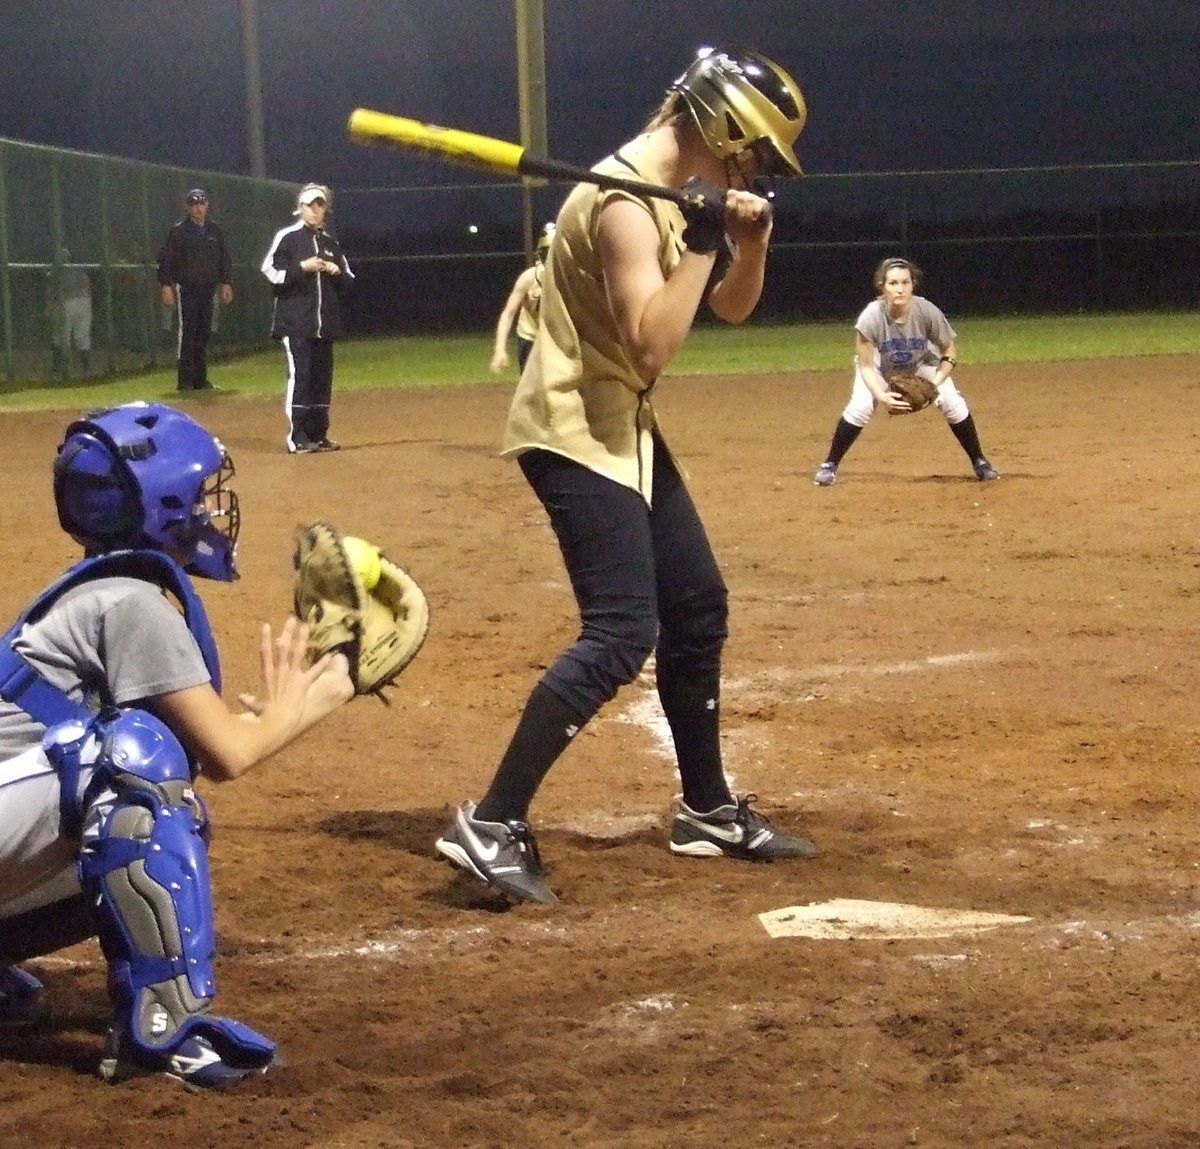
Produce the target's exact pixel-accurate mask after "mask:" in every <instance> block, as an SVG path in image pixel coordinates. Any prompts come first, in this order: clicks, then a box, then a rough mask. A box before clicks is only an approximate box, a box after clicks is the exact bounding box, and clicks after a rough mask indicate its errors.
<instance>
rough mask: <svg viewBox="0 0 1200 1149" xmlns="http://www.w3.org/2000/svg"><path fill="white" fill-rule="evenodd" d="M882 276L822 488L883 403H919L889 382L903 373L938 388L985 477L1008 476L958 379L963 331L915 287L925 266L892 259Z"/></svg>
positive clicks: (859, 337)
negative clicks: (996, 463)
mask: <svg viewBox="0 0 1200 1149" xmlns="http://www.w3.org/2000/svg"><path fill="white" fill-rule="evenodd" d="M874 283H875V290H876V291H877V292H878V295H877V297H876V298H875V299H874V300H873V301H872V302H871V303H868V304H867V306H866V307H865V308H863V310H862V313H861V314H860V315H859V317H858V319H857V321H856V322H855V324H854V336H855V338H854V351H855V355H854V384H853V387H852V388H851V391H850V402H849V403H847V404H846V408H845V410H844V411H843V412H842V416H841V418H840V419H839V420H838V423H837V426H836V427H835V428H834V432H833V441H832V442H831V443H830V445H829V454H828V455H826V456H825V462H823V463H822V464H821V465H820V466H819V467H818V468H817V472H816V474H815V475H813V482H814V483H815V484H816V485H817V486H818V487H831V486H833V484H834V483H835V482H836V481H837V475H838V467H839V466H840V465H841V462H842V459H843V458H844V457H845V455H846V452H847V451H849V450H850V448H851V447H852V446H854V442H855V440H856V439H857V438H858V437H859V435H861V434H862V429H863V428H864V427H865V426H866V425H867V424H868V423H869V422H870V421H871V416H872V415H874V414H875V409H876V407H883V408H885V409H886V410H887V411H889V412H891V413H894V414H905V413H907V412H909V411H910V410H911V408H910V406H909V405H908V403H907V402H905V400H904V399H903V397H902V396H900V395H899V394H897V393H896V392H894V391H893V390H892V389H891V388H890V387H889V386H888V383H889V380H890V379H891V378H892V377H893V375H894V374H896V373H898V372H906V373H908V374H916V375H920V376H921V377H922V378H924V379H927V380H929V381H930V382H931V383H932V384H933V385H934V387H935V388H936V389H937V399H936V400H935V401H934V402H935V405H936V406H937V408H938V410H939V411H941V413H942V414H943V415H944V416H945V418H946V422H947V424H948V425H949V427H950V430H951V431H953V432H954V437H955V438H956V439H957V440H958V442H959V445H960V446H961V447H962V449H963V450H964V451H965V452H966V453H967V458H968V459H970V460H971V468H972V470H974V472H975V478H977V479H979V480H980V481H981V482H986V481H988V480H990V479H998V478H1000V475H999V473H998V472H997V471H996V469H995V468H994V467H993V466H992V464H991V463H989V462H988V461H987V457H986V456H985V455H984V453H983V448H982V447H980V445H979V433H978V432H977V431H976V430H975V420H974V419H973V418H972V416H971V411H970V409H969V408H968V407H967V401H966V400H965V399H964V398H963V397H962V395H960V394H959V391H958V388H957V387H955V386H954V380H953V379H952V378H951V372H952V371H953V370H954V368H955V367H956V366H957V365H958V344H957V343H956V342H955V340H956V339H957V334H956V333H955V330H954V328H953V327H951V326H950V324H949V322H948V321H947V319H946V316H945V315H943V314H942V312H941V311H940V310H939V309H938V308H937V307H935V306H934V304H932V303H931V302H930V301H929V300H928V299H925V298H924V297H922V296H920V295H916V294H914V293H915V292H916V290H917V288H918V287H920V285H921V269H920V268H919V267H918V266H917V265H916V264H915V263H913V262H912V260H909V259H899V258H896V257H891V258H888V259H884V260H882V261H881V262H880V264H879V266H878V267H877V268H876V269H875V274H874Z"/></svg>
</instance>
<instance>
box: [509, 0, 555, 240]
mask: <svg viewBox="0 0 1200 1149" xmlns="http://www.w3.org/2000/svg"><path fill="white" fill-rule="evenodd" d="M514 2H515V4H516V17H517V87H518V89H519V92H520V115H521V146H522V147H524V148H527V149H528V151H529V154H530V155H535V156H545V155H549V152H548V150H547V147H546V39H545V27H544V25H545V19H544V16H543V12H542V0H514ZM521 216H522V222H523V229H524V234H525V253H526V254H527V255H528V254H529V253H531V252H532V251H533V244H534V225H533V186H532V184H531V183H530V182H529V180H528V179H522V180H521Z"/></svg>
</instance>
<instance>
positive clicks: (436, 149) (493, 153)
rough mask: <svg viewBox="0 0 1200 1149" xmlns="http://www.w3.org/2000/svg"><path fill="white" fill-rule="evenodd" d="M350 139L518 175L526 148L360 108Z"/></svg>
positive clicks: (351, 125)
mask: <svg viewBox="0 0 1200 1149" xmlns="http://www.w3.org/2000/svg"><path fill="white" fill-rule="evenodd" d="M347 129H348V130H349V133H350V138H351V139H352V140H354V141H355V142H356V143H360V144H385V145H388V146H391V147H396V148H403V149H404V150H405V151H410V152H419V153H421V154H423V155H427V156H432V157H433V158H435V159H440V160H444V161H445V162H447V163H451V164H459V165H461V166H465V167H472V168H483V169H484V170H485V171H492V172H499V173H500V174H501V175H506V176H515V175H517V174H518V168H519V166H520V162H521V154H522V152H524V150H525V149H524V148H522V147H521V146H520V144H512V143H509V142H507V141H506V140H496V139H492V137H491V136H479V135H475V133H473V132H464V131H460V130H459V129H458V128H443V127H441V126H440V125H438V124H425V123H422V122H421V121H420V120H409V119H406V118H405V117H403V116H389V115H387V114H386V113H385V112H373V111H371V110H370V109H369V108H356V109H355V110H354V111H353V112H351V113H350V120H349V122H348V124H347Z"/></svg>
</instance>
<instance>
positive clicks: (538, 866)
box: [504, 821, 542, 874]
mask: <svg viewBox="0 0 1200 1149" xmlns="http://www.w3.org/2000/svg"><path fill="white" fill-rule="evenodd" d="M504 824H505V826H507V827H508V840H509V841H510V842H512V843H513V844H514V845H515V846H516V847H517V849H518V850H520V851H521V853H522V854H523V855H524V856H525V857H526V858H528V859H529V861H530V862H531V863H532V867H533V872H534V873H536V874H540V873H541V872H542V857H541V855H540V854H539V853H538V848H537V842H535V841H534V838H533V830H532V829H531V828H530V825H529V823H528V822H517V821H512V822H505V823H504Z"/></svg>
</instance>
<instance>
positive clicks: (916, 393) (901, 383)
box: [888, 372, 938, 414]
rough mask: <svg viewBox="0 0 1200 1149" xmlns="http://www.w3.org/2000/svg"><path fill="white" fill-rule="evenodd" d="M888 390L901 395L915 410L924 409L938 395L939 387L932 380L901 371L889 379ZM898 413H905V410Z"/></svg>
mask: <svg viewBox="0 0 1200 1149" xmlns="http://www.w3.org/2000/svg"><path fill="white" fill-rule="evenodd" d="M888 390H889V391H891V392H892V393H893V394H895V395H899V396H900V398H901V399H903V400H904V401H905V402H906V403H907V404H908V405H909V407H910V408H911V409H912V410H913V411H923V410H924V409H925V408H926V407H928V406H929V404H930V403H932V402H933V401H934V400H935V399H937V396H938V393H937V388H936V387H935V386H934V385H933V383H932V382H931V381H930V380H928V379H924V378H922V377H921V376H920V375H905V374H902V373H900V372H897V373H896V374H894V375H893V376H892V377H891V378H890V379H889V380H888ZM898 413H899V414H905V412H903V411H901V412H898Z"/></svg>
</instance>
